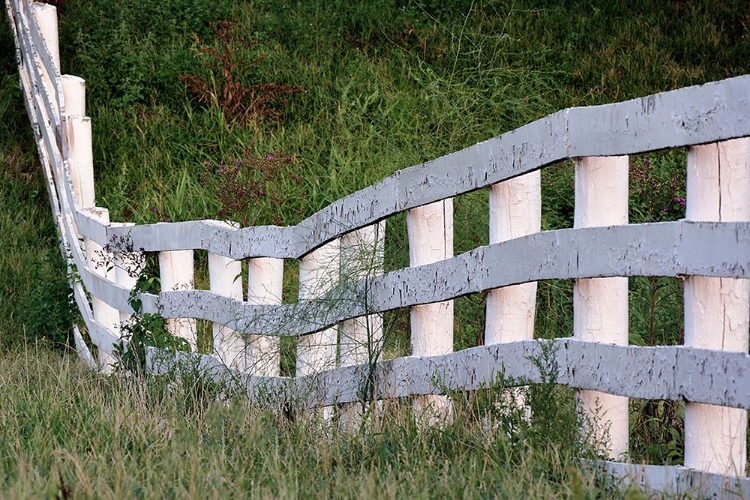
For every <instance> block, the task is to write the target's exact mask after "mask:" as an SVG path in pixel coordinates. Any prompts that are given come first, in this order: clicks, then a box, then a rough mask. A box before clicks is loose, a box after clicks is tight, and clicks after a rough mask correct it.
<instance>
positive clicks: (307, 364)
mask: <svg viewBox="0 0 750 500" xmlns="http://www.w3.org/2000/svg"><path fill="white" fill-rule="evenodd" d="M340 249H341V240H334V241H331V242H329V243H327V244H325V245H323V246H322V247H320V248H318V249H317V250H314V251H312V252H310V253H309V254H307V255H305V256H304V257H303V258H302V261H301V262H300V266H299V300H300V302H302V301H307V300H313V299H315V298H317V297H320V296H322V295H325V294H326V293H327V292H330V291H331V290H333V289H335V288H336V286H337V285H338V281H339V252H340ZM334 306H335V304H321V305H320V307H334ZM313 309H317V307H313ZM301 319H302V320H303V321H305V320H308V318H301ZM309 319H310V320H313V321H314V318H309ZM337 343H338V328H337V327H335V326H334V327H331V328H326V329H325V330H322V331H319V332H316V333H311V334H309V335H303V336H301V337H299V340H298V343H297V368H296V376H297V377H304V376H305V375H311V374H314V373H319V372H321V371H323V370H330V369H332V368H335V367H336V350H337V346H338V345H337ZM319 415H320V417H321V418H322V419H323V420H325V421H328V420H330V419H331V418H332V417H333V407H331V406H328V407H325V408H323V409H322V411H321V413H320V414H319Z"/></svg>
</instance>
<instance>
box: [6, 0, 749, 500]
mask: <svg viewBox="0 0 750 500" xmlns="http://www.w3.org/2000/svg"><path fill="white" fill-rule="evenodd" d="M6 8H7V12H8V17H9V19H10V20H11V28H12V32H13V35H14V38H15V41H16V49H17V59H18V65H19V75H20V78H19V79H20V86H21V89H22V92H23V96H24V103H25V106H26V109H27V113H28V116H29V120H30V123H31V125H32V128H33V129H34V133H35V137H36V141H37V146H38V151H39V156H40V159H41V163H42V166H43V171H44V174H45V176H46V181H47V184H46V185H47V190H48V194H49V199H50V204H51V209H52V213H53V215H54V218H55V221H56V223H57V227H58V229H59V236H60V245H61V251H62V254H63V256H64V257H65V259H66V260H67V264H68V268H69V272H70V275H71V276H74V279H72V281H71V287H72V289H73V295H74V298H75V301H76V304H77V306H78V308H79V310H80V312H81V316H82V320H83V324H82V325H80V329H79V326H76V327H74V337H75V340H76V347H77V349H78V351H79V353H80V355H81V358H82V359H83V360H84V362H86V363H87V364H88V365H89V366H91V367H92V368H94V369H98V370H102V371H108V370H111V369H112V366H113V365H114V364H116V363H117V362H118V359H117V357H116V356H117V349H118V347H119V348H122V346H123V345H124V344H123V341H126V340H127V339H123V338H122V335H121V334H122V331H121V330H122V328H123V325H127V324H128V322H129V321H132V315H133V314H142V313H152V314H159V315H161V316H162V317H164V318H166V320H167V328H168V329H169V331H170V332H171V333H172V334H173V335H176V336H179V337H182V338H183V339H185V341H186V342H187V344H188V345H189V346H190V347H191V352H177V353H170V352H164V351H159V350H156V349H153V348H149V349H148V350H147V366H148V368H149V370H151V371H152V372H153V373H157V374H158V373H165V372H167V371H169V370H172V369H174V368H175V367H177V366H180V365H181V364H183V363H188V362H189V363H193V364H196V365H197V366H198V367H199V368H200V369H201V370H204V371H205V372H206V373H208V374H210V375H211V376H213V377H215V378H216V379H217V380H227V379H231V380H235V381H239V382H240V383H242V384H244V385H245V386H246V389H247V393H248V395H249V397H250V398H251V399H252V400H253V401H256V402H258V403H263V404H272V405H277V404H279V402H280V401H286V402H290V401H293V402H294V403H295V404H297V405H299V407H300V408H304V409H306V410H308V411H316V412H318V413H317V415H318V416H320V417H321V418H324V419H328V418H332V415H334V411H333V408H334V407H337V408H338V410H336V411H337V412H338V413H337V414H338V415H339V416H341V418H346V419H349V420H351V421H356V420H357V419H359V418H362V415H358V414H357V412H356V411H354V410H355V408H354V406H355V405H353V403H361V402H363V397H365V396H366V399H367V401H372V402H374V401H378V400H384V399H389V398H404V397H414V409H415V415H422V414H423V413H424V414H426V413H425V412H427V411H430V412H433V413H431V414H430V415H427V417H429V418H427V417H426V418H424V419H423V420H422V421H421V422H422V423H425V424H426V425H430V424H432V423H435V422H437V421H438V419H444V418H451V400H450V398H449V397H447V396H446V395H450V394H451V393H455V392H457V391H458V392H465V391H475V390H479V389H482V388H486V387H493V386H497V385H500V386H502V387H503V390H509V391H511V392H509V393H508V394H510V395H511V396H513V395H515V394H517V393H514V392H512V391H513V390H512V389H505V388H512V387H520V386H525V385H528V384H536V383H546V382H547V383H548V382H554V383H557V384H561V385H565V386H569V387H572V388H575V389H576V390H577V394H578V405H579V408H580V410H581V411H582V412H584V413H585V414H590V413H591V412H592V411H593V410H594V407H595V406H597V405H600V406H599V407H600V408H602V409H603V410H604V414H605V417H604V419H603V421H602V422H601V427H598V428H595V429H593V430H594V432H595V433H597V434H596V435H600V436H601V434H599V433H601V432H602V429H604V428H608V430H609V431H610V437H611V440H610V444H611V449H610V451H609V453H610V458H611V459H627V454H628V446H629V445H628V401H629V399H628V398H638V399H660V400H661V399H664V400H672V401H685V402H686V405H685V429H686V430H685V435H686V437H685V465H684V466H670V467H665V466H653V465H637V464H629V463H623V462H621V461H617V462H615V461H600V462H596V463H594V466H595V467H596V468H598V469H599V470H600V471H603V472H605V473H607V474H610V475H611V476H612V477H615V478H618V479H621V480H622V481H625V482H628V483H633V484H640V485H643V486H646V487H649V488H653V489H656V490H659V491H673V492H678V493H679V492H691V491H701V492H703V493H704V494H708V495H712V496H714V497H723V496H725V495H726V496H728V495H738V496H742V497H747V498H750V483H749V482H748V479H746V478H745V477H744V470H745V466H746V462H747V457H746V450H745V441H746V434H747V413H746V410H748V409H750V356H748V323H750V281H748V280H750V182H749V181H748V179H750V75H746V76H740V77H736V78H731V79H727V80H723V81H720V82H713V83H708V84H705V85H700V86H695V87H688V88H683V89H679V90H673V91H669V92H664V93H659V94H655V95H652V96H648V97H644V98H640V99H633V100H630V101H625V102H620V103H615V104H607V105H603V106H593V107H582V108H569V109H565V110H562V111H559V112H557V113H554V114H552V115H549V116H546V117H544V118H541V119H539V120H537V121H535V122H532V123H530V124H528V125H526V126H523V127H520V128H518V129H516V130H512V131H509V132H506V133H503V134H501V135H499V136H497V137H495V138H492V139H490V140H487V141H484V142H481V143H478V144H476V145H473V146H470V147H468V148H465V149H463V150H461V151H457V152H455V153H451V154H448V155H446V156H443V157H440V158H437V159H435V160H432V161H428V162H425V163H422V164H419V165H415V166H412V167H409V168H406V169H404V170H400V171H398V172H396V173H395V174H393V175H391V176H389V177H387V178H385V179H383V180H382V181H380V182H379V183H377V184H375V185H373V186H370V187H367V188H365V189H362V190H360V191H358V192H355V193H353V194H351V195H349V196H346V197H344V198H341V199H339V200H337V201H335V202H334V203H332V204H331V205H329V206H327V207H326V208H324V209H322V210H320V211H319V212H317V213H315V214H313V215H311V216H310V217H308V218H307V219H305V220H303V221H302V222H300V223H299V224H297V225H295V226H290V227H278V226H262V227H249V228H239V227H237V226H236V225H234V224H232V223H229V222H224V221H212V220H201V221H188V222H176V223H159V224H148V225H134V224H131V223H128V222H119V223H118V222H112V221H110V218H109V213H108V211H107V209H105V208H102V207H97V206H96V204H95V196H94V192H95V189H94V188H95V186H94V159H93V154H92V148H91V126H92V124H91V120H90V119H89V118H88V117H86V111H85V82H84V81H83V80H82V79H80V78H78V77H75V76H70V75H61V74H60V57H59V49H58V40H57V19H56V10H55V8H54V7H52V6H49V5H46V4H37V3H33V2H30V1H28V0H6ZM677 147H688V148H689V150H688V161H687V166H686V167H687V168H686V171H687V179H688V195H687V216H686V219H684V220H680V221H676V222H664V223H651V224H632V225H629V224H628V220H627V213H628V210H627V208H628V207H627V200H628V191H627V181H628V158H627V156H625V155H632V154H638V153H644V152H651V151H657V150H662V149H667V148H677ZM566 159H573V160H574V161H575V192H576V194H575V199H576V200H575V224H574V227H573V228H571V229H559V230H555V231H543V232H542V231H540V221H541V190H540V174H539V171H540V170H541V169H545V168H555V164H556V163H558V162H561V161H563V160H566ZM730 186H731V188H730ZM482 188H490V189H489V190H488V191H489V199H488V201H489V203H488V205H489V212H490V244H489V245H486V246H480V247H476V248H474V249H472V250H470V251H468V252H465V253H462V254H460V255H456V256H454V248H453V198H454V197H456V196H459V195H462V194H465V193H469V192H472V191H476V190H478V189H482ZM401 213H405V214H406V219H407V230H408V237H409V257H410V265H409V267H405V268H402V269H397V270H394V271H390V272H387V273H386V272H383V262H384V251H385V248H384V243H383V242H384V235H385V224H386V221H387V220H388V219H389V218H390V217H393V216H395V215H398V214H401ZM195 250H204V251H207V252H208V274H209V281H210V286H209V290H196V289H194V288H195V286H194V277H195V264H194V255H193V253H194V251H195ZM145 253H158V256H159V267H160V278H161V285H162V292H161V293H159V294H158V295H157V294H149V293H140V294H138V296H137V299H138V300H139V301H140V307H139V308H138V310H137V311H136V310H134V309H133V307H132V305H131V304H132V299H133V291H134V288H135V286H136V279H137V277H138V275H139V274H140V273H141V271H142V270H143V267H144V258H145V257H144V254H145ZM243 260H245V261H246V262H247V271H246V273H247V275H246V279H247V283H248V284H247V290H243V289H242V288H243V284H242V283H243V280H241V279H240V280H238V279H237V276H239V275H240V274H241V273H242V272H243V271H242V269H243V265H242V262H241V261H243ZM285 260H299V262H300V266H299V268H300V270H299V283H300V290H299V298H298V300H297V301H296V302H294V303H284V302H283V301H282V285H283V280H284V273H285V268H284V262H285ZM286 272H288V271H286ZM342 276H345V277H346V278H342ZM635 276H671V277H680V278H682V279H684V283H685V285H684V289H685V293H684V304H685V345H683V346H656V347H636V346H630V345H627V343H628V341H627V333H628V318H627V310H628V309H627V307H628V302H627V300H628V278H629V277H635ZM331 277H333V278H331ZM542 280H575V284H574V290H573V297H574V298H573V313H574V329H573V331H572V332H563V333H567V334H569V335H570V337H568V338H559V339H555V340H547V341H541V340H533V334H534V318H535V311H536V290H537V289H536V283H537V282H538V281H542ZM479 292H487V293H488V296H487V313H486V323H487V327H486V331H485V332H484V333H485V335H484V338H485V339H486V340H485V345H481V346H478V347H474V348H470V349H465V350H462V351H458V352H453V337H452V335H453V326H454V325H453V323H454V321H453V301H454V299H457V298H459V297H462V296H465V295H469V294H474V293H479ZM245 296H246V297H247V299H245ZM400 308H409V309H410V326H411V343H412V345H411V347H412V351H411V352H412V356H406V357H400V358H396V359H391V360H381V359H380V353H381V351H382V349H383V345H384V344H383V317H382V314H383V313H385V312H388V311H392V310H396V309H400ZM196 320H206V321H209V322H211V323H213V324H212V329H211V332H212V340H213V345H214V352H213V353H211V354H199V353H197V352H196V351H197V349H196V339H197V326H196ZM279 337H298V338H299V340H298V346H297V351H296V363H297V364H296V374H295V376H294V377H289V376H280V373H281V370H280V354H279V349H280V347H279V346H280V340H279ZM85 339H86V340H85ZM86 342H89V344H87V343H86ZM91 344H93V345H94V346H96V347H97V353H98V354H97V356H96V357H95V356H94V355H92V352H91V350H90V349H89V346H90V345H91ZM373 353H375V354H373ZM633 367H637V369H635V370H634V369H633ZM364 387H367V388H369V394H368V395H365V396H363V388H364ZM514 397H515V396H513V397H512V398H511V399H513V398H514ZM512 404H518V405H523V404H524V403H523V402H522V401H520V400H518V399H517V398H516V400H515V403H512ZM420 418H421V417H420ZM738 443H739V444H738Z"/></svg>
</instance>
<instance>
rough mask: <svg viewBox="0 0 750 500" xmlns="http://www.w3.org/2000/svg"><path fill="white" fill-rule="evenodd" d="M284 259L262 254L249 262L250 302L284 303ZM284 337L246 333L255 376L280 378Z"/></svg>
mask: <svg viewBox="0 0 750 500" xmlns="http://www.w3.org/2000/svg"><path fill="white" fill-rule="evenodd" d="M283 288H284V259H274V258H270V257H263V258H261V257H259V258H255V259H249V260H248V261H247V301H248V303H250V304H255V305H263V304H268V305H270V304H281V296H282V292H283ZM280 341H281V339H280V338H279V337H270V336H268V335H248V336H247V369H248V370H249V371H250V373H252V374H253V375H265V376H268V377H278V376H279V375H280V371H281V342H280Z"/></svg>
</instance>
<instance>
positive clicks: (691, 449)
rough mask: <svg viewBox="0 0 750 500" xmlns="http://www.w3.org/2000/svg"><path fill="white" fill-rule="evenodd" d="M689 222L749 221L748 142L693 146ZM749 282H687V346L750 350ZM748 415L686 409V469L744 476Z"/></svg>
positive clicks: (694, 407)
mask: <svg viewBox="0 0 750 500" xmlns="http://www.w3.org/2000/svg"><path fill="white" fill-rule="evenodd" d="M687 171H688V174H687V213H686V218H687V219H688V220H695V221H718V222H746V221H750V138H744V139H735V140H730V141H725V142H719V143H714V144H706V145H704V146H694V147H691V148H690V150H689V152H688V164H687ZM749 314H750V281H749V280H747V279H731V278H709V277H704V276H690V277H688V278H687V279H686V280H685V345H686V346H689V347H697V348H702V349H714V350H723V351H739V352H744V353H747V351H748V319H749V318H748V315H749ZM746 435H747V411H745V410H743V409H737V408H726V407H723V406H714V405H709V404H701V403H688V404H687V405H686V406H685V466H686V467H691V468H694V469H699V470H702V471H706V472H712V473H717V474H728V475H735V476H744V474H745V465H746V463H747V450H746V447H745V444H746V443H745V439H746Z"/></svg>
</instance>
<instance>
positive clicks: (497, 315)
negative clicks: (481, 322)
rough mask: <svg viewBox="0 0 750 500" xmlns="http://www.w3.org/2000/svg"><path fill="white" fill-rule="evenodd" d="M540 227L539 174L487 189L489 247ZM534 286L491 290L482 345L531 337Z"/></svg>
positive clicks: (534, 299)
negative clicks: (488, 201)
mask: <svg viewBox="0 0 750 500" xmlns="http://www.w3.org/2000/svg"><path fill="white" fill-rule="evenodd" d="M541 224H542V191H541V172H540V171H539V170H537V171H535V172H532V173H530V174H526V175H522V176H520V177H516V178H515V179H510V180H507V181H505V182H500V183H498V184H495V185H494V186H492V187H491V188H490V244H493V243H500V242H503V241H507V240H511V239H513V238H520V237H522V236H527V235H529V234H533V233H538V232H539V231H540V230H541ZM536 289H537V283H536V282H533V283H523V284H520V285H513V286H506V287H504V288H497V289H495V290H491V291H490V292H489V293H488V295H487V324H486V328H485V334H484V343H485V345H491V344H499V343H502V342H514V341H516V340H528V339H533V338H534V316H535V314H536Z"/></svg>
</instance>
